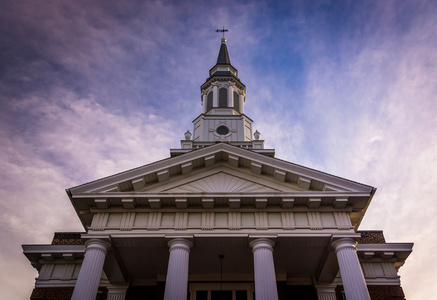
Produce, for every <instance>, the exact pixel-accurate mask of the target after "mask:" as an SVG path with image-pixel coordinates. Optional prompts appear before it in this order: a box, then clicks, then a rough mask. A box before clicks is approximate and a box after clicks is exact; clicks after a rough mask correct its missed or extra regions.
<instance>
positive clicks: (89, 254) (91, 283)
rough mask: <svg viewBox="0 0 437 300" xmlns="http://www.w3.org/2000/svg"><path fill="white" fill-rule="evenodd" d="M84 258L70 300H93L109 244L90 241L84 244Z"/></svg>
mask: <svg viewBox="0 0 437 300" xmlns="http://www.w3.org/2000/svg"><path fill="white" fill-rule="evenodd" d="M85 245H86V251H85V257H84V259H83V262H82V266H81V268H80V272H79V276H78V277H77V281H76V286H75V287H74V291H73V296H72V297H71V299H72V300H95V299H96V295H97V290H98V288H99V283H100V277H102V271H103V264H104V262H105V257H106V253H108V249H109V248H110V246H111V245H110V244H109V243H107V242H105V241H102V240H98V239H91V240H87V241H86V242H85Z"/></svg>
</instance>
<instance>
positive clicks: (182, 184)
mask: <svg viewBox="0 0 437 300" xmlns="http://www.w3.org/2000/svg"><path fill="white" fill-rule="evenodd" d="M299 191H302V189H299V187H298V186H297V185H295V184H280V183H276V182H274V181H273V180H272V179H270V180H269V179H268V178H263V177H262V176H256V175H253V174H250V172H244V171H239V170H238V169H237V170H236V169H232V168H229V167H226V166H217V167H215V168H211V169H206V170H203V171H199V172H195V173H194V174H192V175H187V176H179V177H178V178H175V179H174V180H169V182H165V183H163V184H155V185H151V186H145V187H144V188H143V189H141V190H138V192H139V193H142V192H144V193H171V194H177V193H187V194H217V193H218V194H226V193H231V194H236V193H240V194H241V193H245V194H251V193H278V192H299Z"/></svg>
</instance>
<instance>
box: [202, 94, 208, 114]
mask: <svg viewBox="0 0 437 300" xmlns="http://www.w3.org/2000/svg"><path fill="white" fill-rule="evenodd" d="M202 106H203V107H202V111H203V113H206V109H207V107H208V104H207V96H206V93H203V94H202Z"/></svg>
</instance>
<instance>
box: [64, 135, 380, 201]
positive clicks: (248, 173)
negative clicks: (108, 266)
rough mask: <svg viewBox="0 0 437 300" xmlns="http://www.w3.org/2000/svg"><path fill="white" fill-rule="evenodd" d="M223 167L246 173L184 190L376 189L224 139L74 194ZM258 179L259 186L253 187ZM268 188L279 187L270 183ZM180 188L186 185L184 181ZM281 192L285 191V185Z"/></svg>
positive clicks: (139, 187) (141, 186) (137, 187)
mask: <svg viewBox="0 0 437 300" xmlns="http://www.w3.org/2000/svg"><path fill="white" fill-rule="evenodd" d="M218 165H221V166H228V167H229V168H232V169H234V170H238V171H241V174H240V175H238V174H235V173H229V174H228V175H225V174H221V175H218V174H216V175H214V176H213V175H212V174H210V175H208V172H207V173H204V174H203V176H204V178H198V179H197V181H191V182H186V183H184V184H185V185H186V187H184V188H185V189H188V190H198V191H202V190H204V191H206V190H208V189H216V190H220V191H223V192H229V191H230V190H232V189H237V188H238V189H240V190H241V192H246V191H247V190H249V189H252V190H257V189H258V188H259V189H261V187H260V186H259V185H261V186H264V184H261V183H259V182H258V181H259V180H255V178H258V179H262V178H264V179H269V180H270V181H271V179H274V180H273V182H274V183H278V184H282V185H283V186H285V187H289V188H290V189H287V188H285V190H286V191H288V190H290V191H296V190H300V191H305V190H307V191H310V190H313V191H314V190H316V191H326V192H366V193H368V192H371V191H372V190H373V188H372V187H370V186H367V185H363V184H360V183H357V182H353V181H350V180H347V179H344V178H340V177H336V176H333V175H330V174H327V173H324V172H320V171H317V170H313V169H309V168H306V167H303V166H299V165H296V164H293V163H290V162H286V161H283V160H279V159H276V158H271V157H267V156H264V155H261V154H258V153H255V152H252V151H250V150H246V149H242V148H239V147H236V146H232V145H228V144H224V143H221V144H216V145H213V146H210V147H206V148H203V149H199V150H196V151H192V152H189V153H186V154H184V155H180V156H177V157H173V158H168V159H165V160H162V161H158V162H155V163H152V164H149V165H145V166H142V167H139V168H136V169H132V170H129V171H126V172H123V173H119V174H115V175H113V176H109V177H106V178H103V179H100V180H96V181H94V182H90V183H87V184H83V185H80V186H77V187H74V188H71V189H70V190H69V191H70V192H71V193H72V194H83V193H86V194H88V193H107V192H110V193H113V192H140V191H145V190H148V189H149V187H150V186H158V185H161V184H164V183H167V182H169V181H172V180H177V179H178V178H182V177H183V176H185V177H187V178H188V177H189V176H191V175H192V174H193V173H196V172H197V173H199V172H203V170H205V171H208V170H210V169H213V168H216V167H217V166H218ZM208 176H210V177H208ZM211 176H212V177H211ZM249 178H250V179H249ZM251 182H252V183H251ZM253 182H257V184H256V185H252V186H251V184H253ZM234 184H235V185H234ZM273 186H274V185H273ZM174 188H176V187H174ZM263 188H265V189H269V188H270V189H272V190H277V189H276V188H275V187H272V184H271V183H267V181H266V183H265V186H264V187H263ZM179 189H183V188H182V184H181V186H180V187H179ZM229 189H230V190H229ZM164 190H165V189H161V191H164ZM280 190H281V191H284V189H283V188H280ZM168 191H170V188H168Z"/></svg>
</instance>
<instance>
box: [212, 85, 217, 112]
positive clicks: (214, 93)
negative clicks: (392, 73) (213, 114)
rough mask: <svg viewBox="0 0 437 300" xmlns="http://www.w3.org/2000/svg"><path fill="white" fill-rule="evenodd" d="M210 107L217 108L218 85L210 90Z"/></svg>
mask: <svg viewBox="0 0 437 300" xmlns="http://www.w3.org/2000/svg"><path fill="white" fill-rule="evenodd" d="M212 107H218V84H217V83H215V84H214V87H213V89H212Z"/></svg>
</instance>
